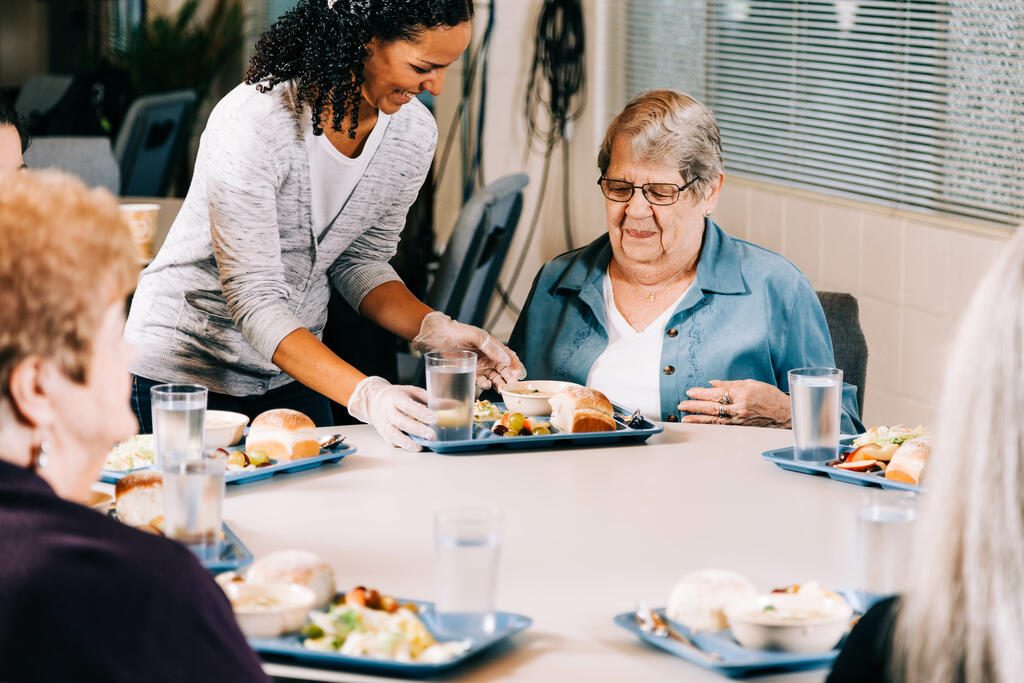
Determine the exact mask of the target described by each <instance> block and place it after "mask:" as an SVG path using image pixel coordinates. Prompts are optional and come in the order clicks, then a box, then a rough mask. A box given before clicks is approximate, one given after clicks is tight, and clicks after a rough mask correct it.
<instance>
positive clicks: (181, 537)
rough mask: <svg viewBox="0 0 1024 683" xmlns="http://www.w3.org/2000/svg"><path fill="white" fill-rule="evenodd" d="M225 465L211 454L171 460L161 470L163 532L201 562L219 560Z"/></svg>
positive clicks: (172, 458) (223, 460)
mask: <svg viewBox="0 0 1024 683" xmlns="http://www.w3.org/2000/svg"><path fill="white" fill-rule="evenodd" d="M226 465H227V461H226V459H225V457H224V455H223V454H219V453H217V452H216V451H213V452H211V453H208V454H206V455H205V456H202V457H201V458H200V459H199V460H193V459H187V458H183V457H177V456H175V457H171V458H169V459H168V460H167V461H165V463H164V465H163V468H162V469H163V479H164V532H165V533H166V534H167V536H168V537H169V538H173V539H175V540H177V541H179V542H181V543H183V544H184V545H185V546H186V547H188V549H189V550H191V551H192V552H193V553H195V554H196V556H197V557H199V559H200V560H203V561H213V560H216V559H218V558H219V557H220V544H221V510H222V508H223V505H224V469H225V467H226Z"/></svg>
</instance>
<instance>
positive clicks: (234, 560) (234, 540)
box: [203, 524, 253, 574]
mask: <svg viewBox="0 0 1024 683" xmlns="http://www.w3.org/2000/svg"><path fill="white" fill-rule="evenodd" d="M252 559H253V557H252V551H251V550H249V549H248V548H246V547H245V544H244V543H242V540H241V539H240V538H238V536H237V535H235V532H234V531H232V530H231V527H229V526H228V525H227V524H225V525H224V540H223V541H221V544H220V557H218V558H217V559H216V560H213V561H212V562H203V566H204V567H206V568H207V569H209V570H210V571H211V572H213V573H214V574H218V573H220V572H227V571H235V570H237V569H240V568H241V567H245V566H246V565H249V564H252Z"/></svg>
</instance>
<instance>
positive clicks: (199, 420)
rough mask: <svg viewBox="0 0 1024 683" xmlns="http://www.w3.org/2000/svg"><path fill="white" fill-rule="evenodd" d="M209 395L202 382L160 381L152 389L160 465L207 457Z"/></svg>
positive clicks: (154, 436)
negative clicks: (206, 439)
mask: <svg viewBox="0 0 1024 683" xmlns="http://www.w3.org/2000/svg"><path fill="white" fill-rule="evenodd" d="M207 394H208V391H207V389H206V387H204V386H200V385H198V384H158V385H156V386H155V387H153V388H152V389H150V393H149V395H150V401H151V403H152V410H153V439H154V441H155V444H156V461H157V464H158V465H160V466H163V463H164V461H165V460H168V461H170V460H182V459H184V460H200V459H201V458H202V457H203V422H204V421H205V419H206V398H207Z"/></svg>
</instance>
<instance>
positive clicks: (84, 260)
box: [0, 171, 138, 405]
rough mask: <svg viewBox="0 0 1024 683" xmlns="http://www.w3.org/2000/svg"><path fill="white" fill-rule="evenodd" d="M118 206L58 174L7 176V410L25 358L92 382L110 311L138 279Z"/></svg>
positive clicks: (1, 349)
mask: <svg viewBox="0 0 1024 683" xmlns="http://www.w3.org/2000/svg"><path fill="white" fill-rule="evenodd" d="M135 259H136V252H135V247H134V244H133V242H132V239H131V234H130V232H129V228H128V226H127V225H126V224H125V223H123V222H122V220H121V216H120V214H119V212H118V208H117V202H116V201H115V200H114V197H113V195H111V194H110V193H109V192H107V191H106V190H102V189H97V190H88V189H86V187H85V186H84V185H83V184H82V183H81V181H79V180H77V179H76V178H73V177H72V176H69V175H65V174H63V173H59V172H57V171H12V172H9V173H5V174H0V405H2V403H4V402H6V401H7V400H9V399H10V374H11V371H12V369H13V368H14V367H15V366H16V365H17V364H18V363H20V362H21V361H22V360H24V359H25V358H28V357H30V356H40V357H43V358H47V359H50V360H52V361H54V362H55V363H56V364H57V366H58V367H59V368H61V370H62V371H63V372H64V373H65V374H66V375H67V376H68V377H69V378H71V379H72V380H75V381H77V382H84V381H86V380H87V379H88V378H87V376H86V371H87V368H88V363H89V358H90V357H91V354H92V339H93V336H94V335H95V334H96V331H97V329H98V327H99V324H100V320H101V319H102V316H103V314H104V312H105V311H106V309H107V308H109V306H110V305H111V304H112V303H113V302H114V301H116V300H117V299H118V298H122V297H125V296H127V295H128V294H129V293H130V292H131V291H132V290H133V289H134V287H135V283H136V280H137V279H138V266H137V265H136V260H135Z"/></svg>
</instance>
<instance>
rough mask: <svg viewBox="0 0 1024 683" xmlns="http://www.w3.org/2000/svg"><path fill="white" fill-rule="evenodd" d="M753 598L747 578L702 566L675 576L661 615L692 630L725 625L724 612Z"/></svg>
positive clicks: (726, 622)
mask: <svg viewBox="0 0 1024 683" xmlns="http://www.w3.org/2000/svg"><path fill="white" fill-rule="evenodd" d="M756 597H757V587H756V586H754V584H753V583H751V582H750V580H749V579H748V578H747V577H745V576H743V575H742V574H738V573H736V572H733V571H729V570H726V569H702V570H700V571H696V572H690V573H689V574H687V575H686V576H684V577H683V578H681V579H679V582H678V583H676V585H675V588H673V589H672V595H670V596H669V599H668V607H666V608H665V615H666V616H667V617H668V618H669V619H671V620H673V621H678V622H679V623H680V624H683V625H684V626H686V627H687V628H689V629H690V630H692V631H720V630H722V629H725V628H729V620H728V618H726V616H725V611H726V610H727V609H728V608H729V607H730V606H732V605H735V604H738V603H741V602H743V601H745V600H753V599H754V598H756Z"/></svg>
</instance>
